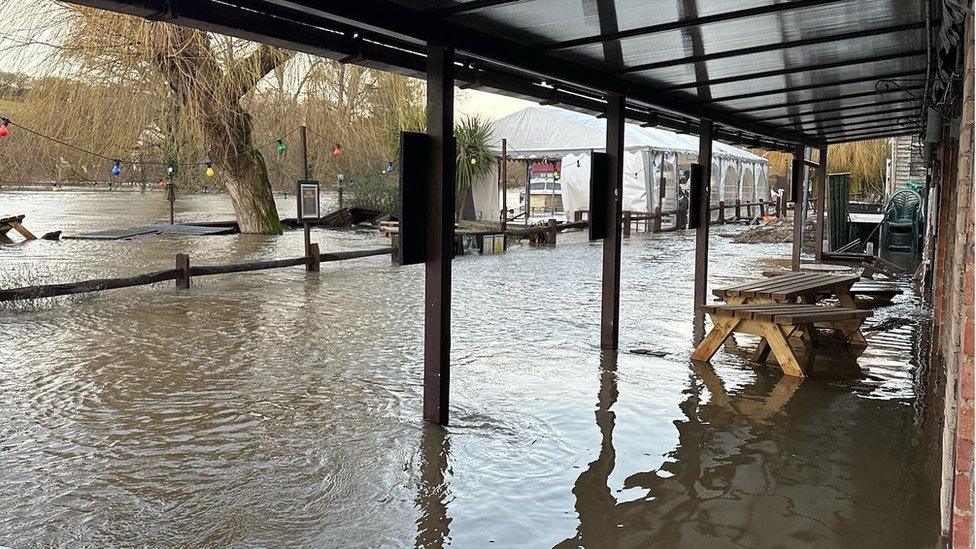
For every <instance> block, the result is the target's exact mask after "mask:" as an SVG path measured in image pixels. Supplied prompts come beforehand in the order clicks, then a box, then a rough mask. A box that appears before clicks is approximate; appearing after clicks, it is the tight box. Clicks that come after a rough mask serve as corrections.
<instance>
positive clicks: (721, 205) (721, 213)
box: [718, 200, 725, 225]
mask: <svg viewBox="0 0 976 549" xmlns="http://www.w3.org/2000/svg"><path fill="white" fill-rule="evenodd" d="M718 224H719V225H723V224H725V201H724V200H719V201H718Z"/></svg>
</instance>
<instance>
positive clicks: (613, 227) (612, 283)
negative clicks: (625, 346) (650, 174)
mask: <svg viewBox="0 0 976 549" xmlns="http://www.w3.org/2000/svg"><path fill="white" fill-rule="evenodd" d="M624 103H625V102H624V98H623V97H622V96H620V95H611V96H609V97H608V98H607V156H608V160H609V162H608V169H609V171H610V173H609V174H608V177H607V182H608V185H607V193H608V194H609V196H608V197H607V205H608V208H609V210H610V212H609V213H610V215H609V216H608V218H607V223H609V226H608V227H607V234H606V236H605V237H604V238H603V308H602V312H601V314H600V347H601V348H602V349H604V350H609V351H615V350H617V343H618V339H619V335H620V238H621V236H620V215H621V210H622V200H621V197H622V195H623V191H624Z"/></svg>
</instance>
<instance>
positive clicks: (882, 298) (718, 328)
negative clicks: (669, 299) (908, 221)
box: [691, 271, 901, 377]
mask: <svg viewBox="0 0 976 549" xmlns="http://www.w3.org/2000/svg"><path fill="white" fill-rule="evenodd" d="M764 274H766V275H773V276H766V277H765V278H763V279H760V280H755V281H751V282H747V283H745V284H741V285H738V286H733V287H730V288H720V289H716V290H714V291H713V292H712V293H713V294H714V295H715V296H716V297H717V298H718V299H720V300H723V301H725V304H724V305H704V306H702V307H700V308H699V310H700V311H701V312H702V313H704V314H708V315H709V316H710V317H711V319H712V324H713V328H712V330H711V331H710V332H709V333H708V335H706V336H705V338H704V339H703V340H702V342H701V343H700V344H699V345H698V347H697V348H696V349H695V351H694V353H692V355H691V358H692V360H700V361H706V362H707V361H709V360H711V358H712V356H714V355H715V353H716V352H717V351H718V349H719V348H720V347H721V346H722V344H723V343H725V341H726V340H727V339H728V338H729V337H731V336H732V335H733V334H735V333H742V334H748V335H754V336H759V337H760V341H759V345H758V347H757V348H756V351H755V352H754V354H753V356H752V360H753V361H754V362H758V363H763V362H765V361H766V359H767V357H768V356H769V352H770V351H772V352H773V355H774V356H775V358H776V361H777V362H778V363H779V365H780V367H781V368H782V369H783V372H784V373H785V374H787V375H791V376H798V377H804V376H805V375H807V374H806V371H805V370H804V368H803V366H802V363H801V362H800V361H799V360H798V359H797V357H796V355H795V354H794V350H793V346H794V345H799V344H802V345H803V346H804V347H806V348H813V347H816V346H818V345H820V344H821V342H822V341H827V340H831V341H833V340H835V339H836V337H834V338H831V337H830V336H831V335H834V336H840V338H841V340H842V342H843V343H845V344H847V346H848V347H849V349H850V351H851V353H852V354H853V355H854V356H858V355H860V353H861V352H862V351H863V350H864V348H865V347H866V346H867V341H866V340H865V339H864V336H863V335H862V334H861V324H862V323H863V322H864V319H866V318H868V317H870V316H871V312H870V311H868V310H866V309H868V308H870V307H872V306H881V305H885V304H891V301H892V299H893V298H894V296H895V295H898V294H899V293H901V290H900V289H899V288H897V287H894V286H892V285H886V284H881V283H865V282H860V275H858V274H832V273H829V272H827V273H825V272H803V271H800V272H792V271H786V272H783V273H776V272H766V273H764ZM827 300H830V301H831V302H833V301H836V302H837V306H831V305H827V304H826V303H825V301H827Z"/></svg>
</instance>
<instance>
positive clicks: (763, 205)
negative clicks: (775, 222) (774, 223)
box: [749, 198, 766, 219]
mask: <svg viewBox="0 0 976 549" xmlns="http://www.w3.org/2000/svg"><path fill="white" fill-rule="evenodd" d="M759 217H766V202H764V201H763V199H762V198H760V199H759ZM749 219H752V214H751V213H750V215H749Z"/></svg>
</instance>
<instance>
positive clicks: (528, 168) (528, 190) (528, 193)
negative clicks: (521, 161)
mask: <svg viewBox="0 0 976 549" xmlns="http://www.w3.org/2000/svg"><path fill="white" fill-rule="evenodd" d="M531 181H532V161H531V160H529V159H526V160H525V226H526V227H528V226H529V213H531V211H532V207H531V200H530V199H531V198H532V185H530V182H531Z"/></svg>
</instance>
